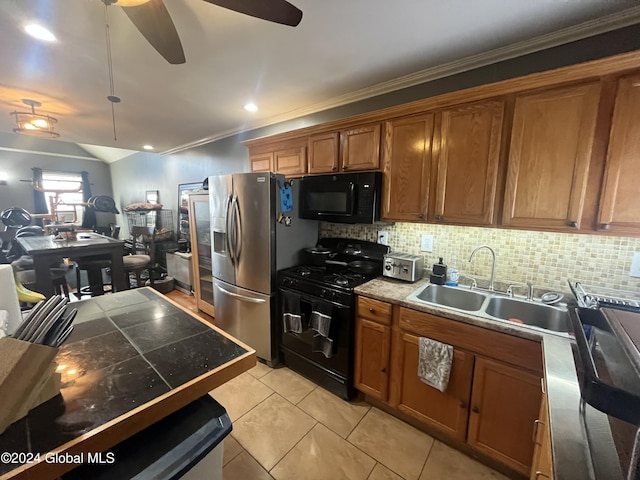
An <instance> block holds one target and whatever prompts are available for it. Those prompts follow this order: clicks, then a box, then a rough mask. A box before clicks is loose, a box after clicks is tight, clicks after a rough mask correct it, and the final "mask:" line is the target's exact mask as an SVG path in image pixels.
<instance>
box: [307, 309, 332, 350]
mask: <svg viewBox="0 0 640 480" xmlns="http://www.w3.org/2000/svg"><path fill="white" fill-rule="evenodd" d="M332 316H333V305H332V304H330V303H327V302H320V301H315V302H313V304H312V305H311V316H310V317H309V323H310V324H311V329H312V330H313V331H314V332H316V333H315V334H314V335H313V339H312V344H311V350H312V351H313V352H318V353H322V354H323V355H324V356H325V357H327V358H331V356H332V355H333V339H332V338H331V336H330V335H331V318H332Z"/></svg>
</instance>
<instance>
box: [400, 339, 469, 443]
mask: <svg viewBox="0 0 640 480" xmlns="http://www.w3.org/2000/svg"><path fill="white" fill-rule="evenodd" d="M418 343H419V337H417V336H414V335H410V334H408V333H404V334H403V335H402V337H401V341H400V344H401V347H400V357H401V358H400V362H401V368H400V372H399V374H400V375H401V378H402V381H401V383H402V384H401V388H400V403H399V405H398V408H399V409H400V410H402V411H403V412H405V413H407V414H409V415H411V416H413V417H415V418H417V419H418V420H421V421H423V422H424V423H426V424H428V425H430V426H433V427H434V428H437V429H438V430H440V431H443V432H445V433H447V434H448V435H451V436H453V437H455V438H458V439H460V440H464V439H465V437H466V432H467V418H468V415H469V397H470V394H471V380H472V377H473V362H474V356H473V355H472V354H470V353H467V352H465V351H463V350H459V349H454V352H453V363H452V365H451V374H450V377H449V383H448V385H447V388H446V390H445V391H444V392H441V391H440V390H438V389H436V388H434V387H431V386H429V385H427V384H426V383H424V382H423V381H422V380H421V379H420V377H418V359H419V347H418Z"/></svg>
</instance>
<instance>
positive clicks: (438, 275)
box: [429, 257, 447, 285]
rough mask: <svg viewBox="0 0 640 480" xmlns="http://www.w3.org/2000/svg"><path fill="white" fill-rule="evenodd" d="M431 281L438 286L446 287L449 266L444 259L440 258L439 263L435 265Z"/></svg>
mask: <svg viewBox="0 0 640 480" xmlns="http://www.w3.org/2000/svg"><path fill="white" fill-rule="evenodd" d="M429 281H430V282H431V283H434V284H436V285H444V283H445V282H446V281H447V266H446V265H445V264H444V262H443V261H442V257H440V260H439V261H438V263H434V264H433V268H432V270H431V275H430V277H429Z"/></svg>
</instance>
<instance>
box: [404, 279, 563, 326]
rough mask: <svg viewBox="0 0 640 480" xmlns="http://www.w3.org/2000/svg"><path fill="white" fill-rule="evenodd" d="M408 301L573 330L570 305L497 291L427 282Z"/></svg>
mask: <svg viewBox="0 0 640 480" xmlns="http://www.w3.org/2000/svg"><path fill="white" fill-rule="evenodd" d="M407 300H412V301H415V302H422V303H427V304H431V305H435V306H439V307H446V308H451V309H455V310H459V311H462V312H466V313H469V314H471V315H475V316H478V317H481V318H485V319H487V320H493V321H511V322H513V323H516V324H520V325H525V326H530V327H535V328H542V329H544V330H549V331H553V332H558V333H566V332H568V331H569V325H568V314H567V309H566V307H564V306H551V305H546V304H544V303H540V302H537V301H529V300H520V299H517V298H512V297H507V296H504V295H503V294H500V293H497V292H495V293H494V292H482V293H481V292H477V291H472V290H470V289H469V288H468V287H448V286H443V285H433V284H427V285H426V286H425V287H421V288H419V289H417V290H415V291H414V292H413V293H411V294H410V295H409V296H408V297H407Z"/></svg>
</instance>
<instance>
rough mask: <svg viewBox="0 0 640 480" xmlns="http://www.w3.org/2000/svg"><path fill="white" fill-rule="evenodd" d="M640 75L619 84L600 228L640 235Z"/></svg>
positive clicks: (598, 222) (632, 76)
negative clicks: (639, 177) (639, 175)
mask: <svg viewBox="0 0 640 480" xmlns="http://www.w3.org/2000/svg"><path fill="white" fill-rule="evenodd" d="M638 112H640V74H636V75H631V76H628V77H624V78H621V79H620V80H619V81H618V93H617V96H616V103H615V109H614V113H613V121H612V124H611V133H610V139H609V149H608V152H607V159H606V166H605V173H604V181H603V187H602V194H601V199H600V211H599V214H598V220H597V228H598V229H601V230H609V231H611V232H612V233H614V232H615V233H619V234H636V235H637V234H640V181H638V172H640V118H639V117H638Z"/></svg>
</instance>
